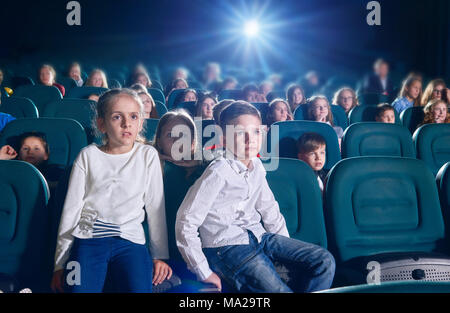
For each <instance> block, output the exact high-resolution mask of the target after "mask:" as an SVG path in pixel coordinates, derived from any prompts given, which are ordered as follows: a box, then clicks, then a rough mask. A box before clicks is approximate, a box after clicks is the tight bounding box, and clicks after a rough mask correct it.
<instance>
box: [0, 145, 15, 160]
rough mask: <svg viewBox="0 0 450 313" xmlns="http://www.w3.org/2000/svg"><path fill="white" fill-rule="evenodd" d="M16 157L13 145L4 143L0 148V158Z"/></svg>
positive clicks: (9, 158)
mask: <svg viewBox="0 0 450 313" xmlns="http://www.w3.org/2000/svg"><path fill="white" fill-rule="evenodd" d="M16 157H17V152H16V150H14V148H13V147H11V146H9V145H4V146H3V147H2V148H1V149H0V160H12V159H15V158H16Z"/></svg>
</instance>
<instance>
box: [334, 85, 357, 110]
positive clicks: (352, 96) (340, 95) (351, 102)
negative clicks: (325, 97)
mask: <svg viewBox="0 0 450 313" xmlns="http://www.w3.org/2000/svg"><path fill="white" fill-rule="evenodd" d="M333 104H334V105H339V106H341V107H342V108H343V109H344V111H345V113H346V114H347V115H348V114H349V113H350V111H351V110H352V109H353V108H354V107H355V106H357V105H359V103H358V98H357V97H356V93H355V91H354V90H353V89H352V88H349V87H344V88H341V89H339V90H338V91H336V93H335V94H334V97H333Z"/></svg>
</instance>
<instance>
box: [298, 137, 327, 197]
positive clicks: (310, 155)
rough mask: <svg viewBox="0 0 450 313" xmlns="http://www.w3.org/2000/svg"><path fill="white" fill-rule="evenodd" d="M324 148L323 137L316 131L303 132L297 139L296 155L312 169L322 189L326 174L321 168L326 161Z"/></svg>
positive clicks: (325, 146)
mask: <svg viewBox="0 0 450 313" xmlns="http://www.w3.org/2000/svg"><path fill="white" fill-rule="evenodd" d="M326 148H327V145H326V142H325V139H324V138H323V137H322V136H321V135H319V134H317V133H304V134H303V135H301V136H300V137H299V138H298V140H297V157H298V159H299V160H302V161H304V162H305V163H306V164H308V165H309V166H310V167H311V168H312V169H313V170H314V172H315V173H316V175H317V182H318V183H319V187H320V190H322V191H323V185H324V181H325V177H326V175H327V173H326V171H324V170H323V167H324V165H325V161H326V160H325V158H326Z"/></svg>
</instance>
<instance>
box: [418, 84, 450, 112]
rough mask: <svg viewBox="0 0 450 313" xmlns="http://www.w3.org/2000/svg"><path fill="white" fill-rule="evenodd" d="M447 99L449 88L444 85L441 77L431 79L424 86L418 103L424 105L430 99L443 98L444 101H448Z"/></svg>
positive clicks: (449, 94)
mask: <svg viewBox="0 0 450 313" xmlns="http://www.w3.org/2000/svg"><path fill="white" fill-rule="evenodd" d="M449 99H450V89H448V88H447V87H446V85H445V81H444V80H443V79H433V80H432V81H430V82H429V83H428V85H427V88H425V91H424V92H423V96H422V99H421V103H420V105H421V106H423V107H424V106H426V105H427V104H428V102H430V101H431V100H444V101H445V102H446V103H449Z"/></svg>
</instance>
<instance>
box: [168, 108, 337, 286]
mask: <svg viewBox="0 0 450 313" xmlns="http://www.w3.org/2000/svg"><path fill="white" fill-rule="evenodd" d="M220 126H221V128H222V131H223V133H224V134H226V135H225V136H224V138H223V139H224V140H223V145H224V147H226V150H227V154H226V157H223V156H222V157H219V158H217V159H216V160H215V161H213V162H212V163H211V164H210V165H209V166H208V167H207V168H206V170H205V172H204V173H203V174H202V176H201V177H200V178H199V179H198V180H197V181H196V182H195V184H194V185H193V186H192V187H191V188H190V189H189V191H188V193H187V195H186V197H185V198H184V200H183V203H182V204H181V206H180V208H179V210H178V214H177V220H176V226H175V234H176V239H177V246H178V249H179V250H180V252H181V255H182V256H183V258H184V260H185V261H186V263H187V264H188V268H189V269H190V270H191V271H193V272H194V273H195V274H196V275H197V277H198V279H199V280H201V281H203V282H205V283H211V284H213V285H214V286H215V287H217V288H218V289H219V290H221V289H222V280H224V281H226V282H227V283H228V284H229V285H231V286H232V287H233V288H234V289H235V290H237V291H240V292H292V290H295V291H300V292H312V291H315V290H321V289H327V288H329V287H330V285H331V282H332V280H333V276H334V268H335V263H334V259H333V257H332V255H331V254H330V253H329V252H328V251H326V250H325V249H323V248H321V247H319V246H316V245H313V244H310V243H306V242H302V241H299V240H296V239H292V238H289V233H288V231H287V228H286V222H285V220H284V218H283V215H282V214H281V212H280V209H279V206H278V203H277V202H276V201H275V198H274V196H273V193H272V191H271V190H270V188H269V185H268V183H267V180H266V178H265V175H266V172H265V169H264V167H263V165H262V162H261V160H260V159H259V158H257V154H258V151H259V150H260V148H261V144H262V133H261V126H262V125H261V116H260V114H259V112H258V110H256V108H255V107H253V106H252V105H250V104H249V103H247V102H245V101H236V102H233V103H232V104H230V105H229V106H227V107H226V108H224V109H223V110H222V112H221V114H220ZM227 126H229V127H231V128H232V129H234V132H228V133H227V130H226V128H227ZM274 262H281V263H285V264H289V265H292V266H293V267H295V268H297V269H300V270H299V272H301V273H299V277H295V278H294V279H293V280H292V281H293V284H292V285H291V286H292V288H293V289H291V287H288V285H286V283H285V282H283V281H282V279H281V278H280V276H279V275H278V273H277V272H276V270H275V266H274Z"/></svg>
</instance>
